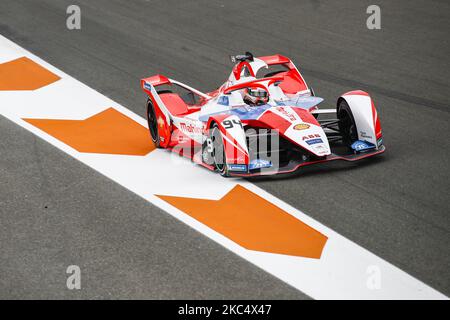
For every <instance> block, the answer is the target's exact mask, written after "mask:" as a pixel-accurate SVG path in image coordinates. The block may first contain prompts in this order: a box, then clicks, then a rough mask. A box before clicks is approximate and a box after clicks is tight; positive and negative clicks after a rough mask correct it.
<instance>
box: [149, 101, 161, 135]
mask: <svg viewBox="0 0 450 320" xmlns="http://www.w3.org/2000/svg"><path fill="white" fill-rule="evenodd" d="M147 110H148V112H147V113H148V114H147V116H148V117H147V119H148V128H149V129H150V135H151V136H152V140H153V141H154V142H156V141H157V140H158V121H157V120H156V115H155V112H154V110H153V106H152V104H151V103H149V104H148V107H147Z"/></svg>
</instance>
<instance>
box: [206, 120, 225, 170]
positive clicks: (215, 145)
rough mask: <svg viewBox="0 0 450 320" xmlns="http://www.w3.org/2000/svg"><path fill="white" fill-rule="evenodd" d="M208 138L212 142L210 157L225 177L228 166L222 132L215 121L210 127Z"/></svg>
mask: <svg viewBox="0 0 450 320" xmlns="http://www.w3.org/2000/svg"><path fill="white" fill-rule="evenodd" d="M209 139H211V143H212V157H213V159H214V166H215V167H216V170H217V171H218V172H219V173H220V175H222V176H224V177H226V176H228V168H227V164H226V157H225V148H224V145H223V138H222V133H221V132H220V129H219V126H218V125H217V124H216V123H215V124H213V126H212V128H211V133H210V136H209Z"/></svg>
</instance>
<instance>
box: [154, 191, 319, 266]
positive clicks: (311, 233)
mask: <svg viewBox="0 0 450 320" xmlns="http://www.w3.org/2000/svg"><path fill="white" fill-rule="evenodd" d="M158 197H159V198H161V199H162V200H164V201H166V202H168V203H169V204H171V205H173V206H174V207H176V208H178V209H180V210H181V211H183V212H185V213H187V214H188V215H190V216H191V217H193V218H194V219H196V220H198V221H200V222H201V223H203V224H205V225H207V226H208V227H209V228H211V229H214V230H215V231H217V232H219V233H220V234H222V235H224V236H225V237H227V238H229V239H231V240H232V241H234V242H236V243H237V244H239V245H241V246H242V247H244V248H246V249H249V250H255V251H263V252H269V253H278V254H286V255H292V256H299V257H306V258H315V259H319V258H320V256H321V254H322V250H323V248H324V246H325V243H326V242H327V239H328V238H327V237H326V236H325V235H323V234H321V233H320V232H318V231H317V230H315V229H313V228H312V227H310V226H308V225H307V224H305V223H303V222H302V221H300V220H298V219H296V218H294V217H293V216H291V215H290V214H288V213H287V212H286V211H284V210H282V209H280V208H279V207H277V206H276V205H274V204H272V203H271V202H268V201H267V200H265V199H264V198H262V197H260V196H259V195H257V194H255V193H253V192H251V191H250V190H248V189H246V188H244V187H242V186H241V185H236V186H235V187H234V188H233V189H232V190H231V191H230V192H228V194H226V195H225V196H224V197H223V198H222V199H220V200H205V199H194V198H184V197H173V196H161V195H158Z"/></svg>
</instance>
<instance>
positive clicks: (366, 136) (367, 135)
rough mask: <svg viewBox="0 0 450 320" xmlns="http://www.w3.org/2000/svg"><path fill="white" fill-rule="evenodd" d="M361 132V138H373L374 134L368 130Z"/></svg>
mask: <svg viewBox="0 0 450 320" xmlns="http://www.w3.org/2000/svg"><path fill="white" fill-rule="evenodd" d="M359 134H360V136H361V138H365V139H372V136H371V135H369V134H367V132H365V131H360V132H359Z"/></svg>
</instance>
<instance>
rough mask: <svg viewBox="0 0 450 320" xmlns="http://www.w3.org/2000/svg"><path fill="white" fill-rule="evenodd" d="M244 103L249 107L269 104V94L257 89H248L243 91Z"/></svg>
mask: <svg viewBox="0 0 450 320" xmlns="http://www.w3.org/2000/svg"><path fill="white" fill-rule="evenodd" d="M244 101H245V102H246V103H248V104H250V105H254V106H260V105H263V104H267V102H269V92H267V90H265V89H263V88H259V87H249V88H247V89H246V91H245V95H244Z"/></svg>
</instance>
